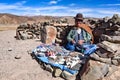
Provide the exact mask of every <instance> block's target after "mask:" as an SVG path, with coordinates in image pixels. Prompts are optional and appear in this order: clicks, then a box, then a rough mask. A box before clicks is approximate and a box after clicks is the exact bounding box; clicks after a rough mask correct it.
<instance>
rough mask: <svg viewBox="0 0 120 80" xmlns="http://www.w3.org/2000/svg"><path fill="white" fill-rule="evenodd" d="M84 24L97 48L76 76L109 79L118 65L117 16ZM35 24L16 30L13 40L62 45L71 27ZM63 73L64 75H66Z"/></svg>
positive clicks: (119, 20) (55, 23)
mask: <svg viewBox="0 0 120 80" xmlns="http://www.w3.org/2000/svg"><path fill="white" fill-rule="evenodd" d="M84 22H85V23H86V24H88V25H89V26H90V27H91V28H92V30H93V34H94V36H95V43H96V44H97V45H98V46H99V49H98V50H97V51H96V52H95V53H94V54H92V55H90V60H89V62H88V63H87V65H86V66H85V67H84V65H83V67H84V68H87V69H85V70H84V72H83V74H82V75H81V74H78V76H80V77H81V80H102V79H104V78H105V77H110V76H111V75H112V73H114V72H115V71H117V69H118V67H119V65H120V51H119V50H120V38H119V37H120V17H119V15H118V14H114V15H113V17H112V18H109V17H105V18H103V19H85V20H84ZM34 25H35V26H33V24H32V25H29V24H27V25H26V26H25V25H20V26H19V27H18V29H17V30H16V38H17V39H23V40H24V39H34V38H39V39H40V40H41V41H42V42H43V43H54V42H55V43H59V44H61V45H63V44H65V43H66V36H67V34H68V32H69V31H70V29H71V28H72V26H73V25H71V24H69V23H67V21H65V22H64V21H63V22H62V21H50V22H44V23H39V24H38V23H36V24H34ZM28 36H29V37H28ZM84 68H82V69H84ZM59 71H60V70H56V71H55V73H58V74H59ZM65 73H66V74H67V72H65ZM56 75H57V74H56ZM68 76H69V74H68V75H64V77H66V79H67V77H68ZM70 76H71V75H70ZM104 80H105V79H104Z"/></svg>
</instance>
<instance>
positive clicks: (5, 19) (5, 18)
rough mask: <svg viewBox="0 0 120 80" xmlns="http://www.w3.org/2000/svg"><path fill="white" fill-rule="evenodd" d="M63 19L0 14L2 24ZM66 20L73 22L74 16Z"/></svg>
mask: <svg viewBox="0 0 120 80" xmlns="http://www.w3.org/2000/svg"><path fill="white" fill-rule="evenodd" d="M61 18H63V17H58V16H56V17H55V16H54V17H53V16H41V15H39V16H18V15H13V14H8V13H0V24H21V23H34V22H44V21H48V20H52V19H56V20H59V19H61ZM64 18H67V19H69V21H71V22H73V17H72V16H66V17H64Z"/></svg>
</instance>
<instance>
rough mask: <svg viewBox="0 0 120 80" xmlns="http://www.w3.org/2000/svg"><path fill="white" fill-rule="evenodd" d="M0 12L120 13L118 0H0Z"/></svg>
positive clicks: (39, 13) (44, 13)
mask: <svg viewBox="0 0 120 80" xmlns="http://www.w3.org/2000/svg"><path fill="white" fill-rule="evenodd" d="M0 7H1V8H0V13H11V14H16V15H28V16H34V15H51V16H75V15H76V14H77V13H83V15H84V16H85V17H101V18H102V17H105V16H110V17H111V16H112V15H113V14H119V15H120V0H0Z"/></svg>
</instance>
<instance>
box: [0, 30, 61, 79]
mask: <svg viewBox="0 0 120 80" xmlns="http://www.w3.org/2000/svg"><path fill="white" fill-rule="evenodd" d="M14 36H15V30H8V31H0V80H63V79H62V78H59V77H57V78H54V77H52V74H51V73H50V72H48V71H45V70H43V69H41V68H40V65H39V64H38V63H37V61H36V60H34V59H32V57H31V56H30V55H29V54H28V53H27V51H28V50H32V49H34V48H36V46H38V45H39V44H40V41H39V40H16V39H15V38H14ZM15 57H19V58H20V59H16V58H15Z"/></svg>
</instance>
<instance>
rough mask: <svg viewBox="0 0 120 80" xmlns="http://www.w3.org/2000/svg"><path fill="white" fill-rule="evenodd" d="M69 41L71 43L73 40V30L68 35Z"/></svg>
mask: <svg viewBox="0 0 120 80" xmlns="http://www.w3.org/2000/svg"><path fill="white" fill-rule="evenodd" d="M67 40H68V41H69V42H71V41H72V40H73V30H71V31H70V32H69V33H68V35H67Z"/></svg>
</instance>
